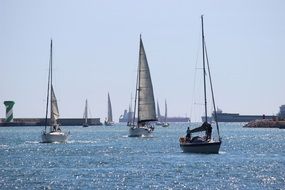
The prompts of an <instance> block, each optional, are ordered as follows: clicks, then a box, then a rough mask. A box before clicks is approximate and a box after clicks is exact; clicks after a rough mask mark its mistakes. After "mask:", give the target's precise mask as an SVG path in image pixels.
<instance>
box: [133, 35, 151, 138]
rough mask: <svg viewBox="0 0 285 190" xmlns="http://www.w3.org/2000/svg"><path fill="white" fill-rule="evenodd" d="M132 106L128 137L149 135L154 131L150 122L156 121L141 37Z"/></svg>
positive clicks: (149, 77)
mask: <svg viewBox="0 0 285 190" xmlns="http://www.w3.org/2000/svg"><path fill="white" fill-rule="evenodd" d="M134 106H135V108H134V115H133V120H132V125H130V128H129V137H141V136H149V135H151V133H152V132H153V130H154V127H153V126H152V123H151V122H153V121H156V120H157V118H156V113H155V101H154V95H153V88H152V82H151V76H150V71H149V66H148V63H147V58H146V54H145V50H144V46H143V42H142V39H141V36H140V47H139V64H138V74H137V84H136V96H135V105H134ZM136 106H137V110H136ZM136 111H137V114H138V119H137V122H136V121H135V116H136ZM135 122H136V123H135Z"/></svg>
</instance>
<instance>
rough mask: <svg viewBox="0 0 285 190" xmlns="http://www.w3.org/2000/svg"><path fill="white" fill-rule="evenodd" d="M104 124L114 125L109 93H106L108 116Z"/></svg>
mask: <svg viewBox="0 0 285 190" xmlns="http://www.w3.org/2000/svg"><path fill="white" fill-rule="evenodd" d="M105 125H106V126H112V125H114V122H113V114H112V104H111V99H110V95H109V93H108V117H107V119H106V120H105Z"/></svg>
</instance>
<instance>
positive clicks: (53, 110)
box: [50, 85, 59, 125]
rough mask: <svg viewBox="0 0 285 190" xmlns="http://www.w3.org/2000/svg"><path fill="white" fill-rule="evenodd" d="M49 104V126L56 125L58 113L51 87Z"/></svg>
mask: <svg viewBox="0 0 285 190" xmlns="http://www.w3.org/2000/svg"><path fill="white" fill-rule="evenodd" d="M50 102H51V112H50V118H51V125H57V119H58V118H59V111H58V106H57V100H56V97H55V94H54V90H53V86H52V85H51V100H50Z"/></svg>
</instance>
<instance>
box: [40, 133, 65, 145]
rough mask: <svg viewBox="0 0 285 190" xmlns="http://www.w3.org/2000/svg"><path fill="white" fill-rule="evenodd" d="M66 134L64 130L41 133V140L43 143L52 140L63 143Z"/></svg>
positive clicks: (51, 141)
mask: <svg viewBox="0 0 285 190" xmlns="http://www.w3.org/2000/svg"><path fill="white" fill-rule="evenodd" d="M68 136H69V135H68V134H66V133H64V132H59V131H55V132H50V133H45V132H44V133H42V142H43V143H54V142H59V143H64V142H66V141H67V139H68Z"/></svg>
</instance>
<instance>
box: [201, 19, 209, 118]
mask: <svg viewBox="0 0 285 190" xmlns="http://www.w3.org/2000/svg"><path fill="white" fill-rule="evenodd" d="M201 22H202V49H203V79H204V103H205V122H206V123H207V122H208V116H207V91H206V68H205V37H204V22H203V15H201Z"/></svg>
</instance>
